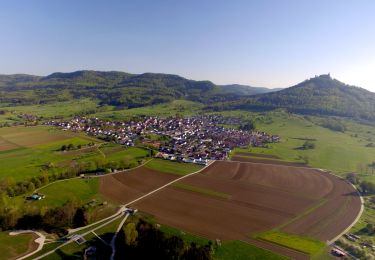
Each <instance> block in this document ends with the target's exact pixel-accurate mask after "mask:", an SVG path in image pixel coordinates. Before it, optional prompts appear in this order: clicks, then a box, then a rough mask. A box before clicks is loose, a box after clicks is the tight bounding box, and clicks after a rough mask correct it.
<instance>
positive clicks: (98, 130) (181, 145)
mask: <svg viewBox="0 0 375 260" xmlns="http://www.w3.org/2000/svg"><path fill="white" fill-rule="evenodd" d="M228 120H229V119H228V118H224V117H221V116H214V115H212V116H194V117H186V118H180V117H167V118H159V117H145V118H142V119H140V120H131V121H127V122H121V121H105V120H100V119H98V118H86V117H77V118H74V119H72V120H70V121H66V122H57V121H49V122H47V124H48V125H54V126H58V127H61V128H62V129H63V130H70V131H84V132H86V133H87V134H88V135H92V136H95V137H97V138H101V139H105V140H107V141H114V142H116V143H119V144H122V145H126V146H134V145H135V143H136V142H141V143H142V144H143V145H147V146H152V147H153V148H154V149H157V150H158V151H159V153H158V154H157V156H158V157H161V158H164V159H168V160H178V161H183V162H193V163H198V164H205V163H206V162H207V160H210V159H211V160H224V159H226V158H227V156H228V154H229V152H230V151H231V150H232V149H233V148H235V147H248V146H254V147H262V146H264V145H265V144H266V143H274V142H278V141H279V136H275V135H269V134H267V133H264V132H257V131H247V130H240V129H234V128H227V127H224V126H223V125H227V124H228V122H229V123H233V122H235V123H240V120H239V119H230V121H228ZM150 136H151V137H152V138H151V137H150ZM155 137H156V138H155Z"/></svg>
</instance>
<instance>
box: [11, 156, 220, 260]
mask: <svg viewBox="0 0 375 260" xmlns="http://www.w3.org/2000/svg"><path fill="white" fill-rule="evenodd" d="M214 162H215V161H210V162H209V163H208V164H207V165H206V166H205V167H203V168H202V169H200V170H198V171H195V172H192V173H189V174H186V175H184V176H182V177H180V178H177V179H175V180H173V181H171V182H168V183H167V184H165V185H163V186H161V187H159V188H157V189H155V190H153V191H150V192H149V193H147V194H144V195H143V196H141V197H139V198H137V199H135V200H132V201H130V202H128V203H126V204H125V205H122V206H121V207H120V209H119V210H118V211H117V212H116V213H115V214H113V215H112V216H109V217H107V218H105V219H102V220H99V221H97V222H94V223H92V224H90V225H87V226H84V227H81V228H78V229H74V230H70V231H69V233H72V232H77V231H79V230H83V229H87V228H88V227H91V226H95V227H94V228H92V229H90V230H87V231H85V232H84V233H82V234H79V235H81V236H86V235H87V234H89V233H92V232H93V231H95V230H98V229H100V228H102V227H104V226H106V225H108V224H110V223H112V222H113V221H115V220H117V219H119V218H120V217H121V216H123V215H124V214H125V213H124V210H125V208H126V207H127V206H129V205H131V204H133V203H135V202H137V201H139V200H142V199H144V198H146V197H148V196H150V195H152V194H154V193H156V192H158V191H160V190H162V189H164V188H166V187H168V186H170V185H172V184H173V183H175V182H177V181H180V180H182V179H185V178H187V177H189V176H192V175H194V174H197V173H200V172H201V171H203V170H205V169H206V168H207V167H209V166H210V165H211V164H212V163H214ZM146 163H147V162H146ZM138 167H141V166H138ZM133 169H134V168H133ZM118 173H121V172H118ZM114 174H117V173H114ZM126 215H127V214H126ZM106 220H108V221H106ZM124 220H126V216H125V218H124ZM124 220H123V221H124ZM102 222H104V223H103V224H101V225H99V226H96V225H97V224H100V223H102ZM124 222H125V221H124ZM122 224H123V223H122ZM121 226H122V225H121ZM72 242H74V240H73V239H72V238H70V239H69V240H68V241H66V242H65V243H63V244H61V245H59V246H58V247H56V248H55V249H53V250H51V251H48V252H46V253H45V254H43V255H40V256H38V257H36V258H34V259H35V260H37V259H43V258H45V257H46V256H48V255H50V254H53V253H54V252H55V251H56V250H58V249H60V248H62V247H64V246H66V245H68V244H70V243H72ZM41 247H42V248H43V246H41ZM42 248H41V249H42ZM41 249H39V250H38V251H40V250H41ZM38 251H34V252H32V253H30V254H28V255H27V257H30V256H31V255H33V254H35V253H37V252H38ZM24 258H26V257H21V258H18V259H24Z"/></svg>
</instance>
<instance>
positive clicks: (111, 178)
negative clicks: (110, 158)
mask: <svg viewBox="0 0 375 260" xmlns="http://www.w3.org/2000/svg"><path fill="white" fill-rule="evenodd" d="M177 177H178V176H175V175H173V174H169V173H163V172H158V171H155V170H152V169H149V168H146V167H144V166H143V167H139V168H137V169H134V170H130V171H127V172H122V173H118V174H112V175H108V176H104V177H102V178H100V191H101V192H102V194H103V195H104V196H106V197H108V198H110V199H111V200H113V201H116V202H119V203H123V204H126V203H128V202H130V201H132V200H133V199H136V198H138V197H140V196H142V195H143V194H145V193H147V192H150V191H152V190H154V189H156V188H159V187H160V186H163V185H164V184H166V183H168V182H170V181H172V180H174V179H176V178H177Z"/></svg>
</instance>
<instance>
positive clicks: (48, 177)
mask: <svg viewBox="0 0 375 260" xmlns="http://www.w3.org/2000/svg"><path fill="white" fill-rule="evenodd" d="M148 156H150V155H148ZM141 163H142V160H141V159H139V160H129V159H127V158H124V159H122V160H119V161H107V160H105V159H95V160H91V161H88V162H73V163H71V164H70V165H69V166H64V167H63V168H59V167H56V166H55V165H54V163H51V162H50V163H46V164H45V165H43V166H42V169H41V171H42V173H41V174H40V175H38V176H34V177H31V178H29V179H28V180H24V181H20V182H15V181H14V179H13V178H12V177H8V178H3V179H1V180H0V193H5V194H7V195H8V196H9V197H14V196H19V195H23V194H25V193H27V192H32V191H34V190H35V189H37V188H39V187H41V186H44V185H47V184H48V183H50V182H54V181H57V180H63V179H69V178H73V177H77V176H80V175H81V174H93V173H95V174H96V173H102V174H105V173H111V172H113V171H116V170H117V171H121V170H125V169H130V168H134V167H136V166H138V165H139V164H141Z"/></svg>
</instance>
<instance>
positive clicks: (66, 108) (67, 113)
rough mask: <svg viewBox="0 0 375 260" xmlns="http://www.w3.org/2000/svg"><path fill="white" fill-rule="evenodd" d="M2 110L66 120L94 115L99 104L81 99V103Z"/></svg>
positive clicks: (67, 102)
mask: <svg viewBox="0 0 375 260" xmlns="http://www.w3.org/2000/svg"><path fill="white" fill-rule="evenodd" d="M2 109H3V110H6V111H9V112H13V114H19V113H23V114H32V115H35V116H38V117H44V118H66V117H73V116H76V115H80V114H87V113H94V112H95V111H97V102H96V101H93V100H90V99H80V100H79V102H77V101H65V102H56V103H51V104H43V105H30V106H10V107H3V108H2Z"/></svg>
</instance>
